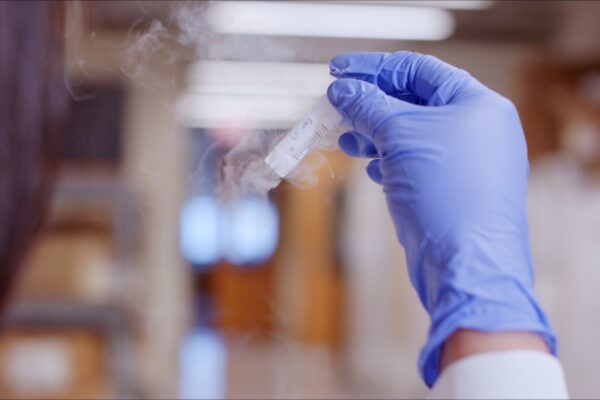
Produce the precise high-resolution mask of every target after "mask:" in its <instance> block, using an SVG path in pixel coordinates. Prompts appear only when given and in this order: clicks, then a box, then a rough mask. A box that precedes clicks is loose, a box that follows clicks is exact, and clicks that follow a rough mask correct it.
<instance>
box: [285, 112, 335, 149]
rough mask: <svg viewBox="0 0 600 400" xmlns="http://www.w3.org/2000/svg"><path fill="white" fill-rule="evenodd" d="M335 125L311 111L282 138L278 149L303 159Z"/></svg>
mask: <svg viewBox="0 0 600 400" xmlns="http://www.w3.org/2000/svg"><path fill="white" fill-rule="evenodd" d="M333 127H334V126H333V124H331V123H330V122H329V121H327V120H325V119H321V120H319V118H317V116H316V115H315V114H314V113H311V114H309V115H308V116H307V117H306V118H305V119H304V120H302V121H301V122H300V123H299V124H297V125H296V126H294V127H293V128H292V130H291V131H290V133H289V134H288V135H286V136H285V137H284V138H283V139H282V141H281V143H279V144H278V145H277V147H278V148H279V149H278V150H280V151H281V152H283V153H287V154H288V155H289V156H291V157H292V158H294V159H295V160H296V161H301V160H302V159H303V158H304V157H305V156H306V155H307V154H308V153H309V152H310V151H311V150H312V149H313V148H314V147H315V146H316V144H317V143H318V142H319V140H321V139H322V138H323V136H325V135H326V134H327V132H329V131H330V130H331V129H332V128H333Z"/></svg>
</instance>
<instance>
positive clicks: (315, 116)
mask: <svg viewBox="0 0 600 400" xmlns="http://www.w3.org/2000/svg"><path fill="white" fill-rule="evenodd" d="M344 130H349V128H348V125H346V124H345V123H344V120H343V118H342V116H341V115H340V114H339V113H338V112H337V110H336V109H335V108H334V107H333V106H332V105H331V103H329V100H328V99H327V97H322V98H321V99H320V100H319V102H318V103H317V104H316V105H315V106H314V107H313V108H312V110H310V112H309V113H308V115H306V116H305V117H304V118H302V119H301V120H300V121H299V122H298V123H297V124H296V125H294V127H293V128H292V129H290V131H289V132H288V133H286V134H285V135H284V136H283V139H281V140H280V141H279V143H277V145H276V146H275V147H274V148H273V150H271V152H270V153H269V155H268V156H267V158H265V162H266V163H267V165H268V166H269V167H271V169H272V170H273V171H275V173H276V174H277V175H279V176H280V177H281V178H285V177H286V176H287V175H288V174H289V173H290V172H291V171H292V169H294V168H295V167H296V166H297V165H298V164H299V163H300V161H302V159H304V157H306V155H308V154H309V153H310V152H311V151H312V150H313V149H314V148H315V147H316V145H317V144H318V143H319V142H320V141H321V140H322V139H323V138H324V137H325V136H328V135H338V134H340V133H342V131H344Z"/></svg>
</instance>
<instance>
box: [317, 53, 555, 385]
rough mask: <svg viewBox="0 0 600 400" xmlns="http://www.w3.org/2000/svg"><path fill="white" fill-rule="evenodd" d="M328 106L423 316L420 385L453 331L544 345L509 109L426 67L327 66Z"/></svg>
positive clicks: (393, 58)
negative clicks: (369, 184)
mask: <svg viewBox="0 0 600 400" xmlns="http://www.w3.org/2000/svg"><path fill="white" fill-rule="evenodd" d="M330 68H331V73H332V75H334V76H335V77H337V78H339V79H337V80H336V81H335V82H333V83H332V84H331V86H330V87H329V91H328V96H329V100H330V101H331V103H332V104H333V105H334V106H335V107H336V108H337V109H338V111H339V112H340V113H341V114H342V116H343V117H344V118H345V119H346V120H347V122H348V123H350V124H351V125H352V127H353V129H354V131H353V132H349V133H346V134H344V135H342V136H341V137H340V142H339V143H340V147H341V148H342V149H343V150H344V151H345V152H346V153H347V154H349V155H351V156H363V157H371V158H374V160H373V161H371V162H370V164H369V165H368V167H367V173H368V174H369V176H370V177H371V178H372V179H373V180H374V181H375V182H377V183H379V184H381V185H382V186H383V190H384V191H385V194H386V197H387V203H388V207H389V210H390V212H391V215H392V218H393V220H394V223H395V226H396V231H397V234H398V237H399V239H400V242H401V243H402V245H403V246H404V248H405V250H406V257H407V261H408V268H409V274H410V278H411V281H412V284H413V285H414V287H415V288H416V290H417V292H418V294H419V297H420V299H421V302H422V303H423V305H424V306H425V308H426V309H427V311H428V312H429V314H430V316H431V328H430V331H429V338H428V341H427V343H426V344H425V346H424V348H423V350H422V352H421V357H420V361H419V367H420V370H421V374H422V376H423V378H424V380H425V382H426V383H427V384H428V385H429V386H431V385H433V383H434V382H435V380H436V379H437V376H438V369H439V362H440V353H441V347H442V344H443V343H444V341H445V340H446V339H447V338H448V337H449V336H450V335H451V334H452V333H453V332H454V331H456V330H457V329H459V328H467V329H475V330H480V331H487V332H494V331H530V332H536V333H539V334H541V335H542V336H543V337H544V338H545V339H546V341H547V343H548V346H549V348H550V350H551V351H552V352H553V353H555V351H556V340H555V336H554V333H553V331H552V329H551V327H550V324H549V322H548V319H547V317H546V316H545V314H544V312H543V311H542V309H541V307H540V305H539V304H538V301H537V300H536V298H535V295H534V292H533V267H532V263H531V256H530V248H529V241H528V228H527V215H526V201H527V176H528V173H529V165H528V161H527V149H526V144H525V138H524V135H523V130H522V128H521V123H520V121H519V116H518V114H517V111H516V109H515V107H514V106H513V104H512V103H511V102H510V101H509V100H507V99H506V98H504V97H502V96H500V95H499V94H497V93H495V92H493V91H492V90H490V89H488V88H487V87H485V86H484V85H483V84H481V83H480V82H478V81H477V80H476V79H475V78H473V77H472V76H470V75H469V74H468V73H467V72H465V71H463V70H460V69H458V68H455V67H453V66H450V65H448V64H446V63H444V62H442V61H440V60H438V59H436V58H435V57H431V56H424V55H421V54H417V53H410V52H398V53H394V54H389V53H350V54H345V55H341V56H338V57H336V58H334V59H333V60H332V61H331V63H330Z"/></svg>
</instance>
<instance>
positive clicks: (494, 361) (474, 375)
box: [428, 350, 568, 399]
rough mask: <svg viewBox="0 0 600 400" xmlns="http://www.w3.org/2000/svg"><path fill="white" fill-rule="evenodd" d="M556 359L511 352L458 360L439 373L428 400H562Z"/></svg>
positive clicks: (564, 392)
mask: <svg viewBox="0 0 600 400" xmlns="http://www.w3.org/2000/svg"><path fill="white" fill-rule="evenodd" d="M566 398H568V393H567V385H566V381H565V377H564V373H563V370H562V367H561V365H560V362H559V361H558V359H556V357H553V356H551V355H549V354H545V353H542V352H538V351H531V350H511V351H500V352H489V353H481V354H477V355H473V356H469V357H465V358H462V359H460V360H458V361H455V362H454V363H452V364H450V365H449V366H448V367H446V369H445V370H444V371H443V372H442V374H441V376H440V377H439V378H438V380H437V382H436V384H435V385H434V386H433V389H432V390H431V392H430V393H429V395H428V399H566Z"/></svg>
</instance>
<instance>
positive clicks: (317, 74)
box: [177, 61, 333, 129]
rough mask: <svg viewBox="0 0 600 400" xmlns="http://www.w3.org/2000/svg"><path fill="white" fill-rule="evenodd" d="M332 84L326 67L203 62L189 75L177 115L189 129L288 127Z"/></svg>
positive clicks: (195, 65)
mask: <svg viewBox="0 0 600 400" xmlns="http://www.w3.org/2000/svg"><path fill="white" fill-rule="evenodd" d="M332 81H333V78H332V77H331V76H330V75H329V66H328V65H327V64H303V63H273V62H237V61H199V62H196V63H194V64H192V65H191V66H190V67H189V68H188V70H187V72H186V84H187V90H186V92H185V93H184V94H183V95H182V97H181V98H180V99H179V101H178V103H177V116H178V119H179V122H180V123H181V124H182V125H184V126H189V127H205V128H218V127H223V126H227V127H246V128H261V129H262V128H273V129H287V128H290V127H291V126H292V125H293V124H294V123H295V122H297V121H298V120H299V119H300V118H301V117H302V116H304V115H305V114H306V113H307V112H308V111H309V110H310V109H311V108H312V107H313V106H314V104H315V102H316V101H317V100H318V98H319V97H321V96H324V95H325V93H326V91H327V86H329V84H330V83H331V82H332Z"/></svg>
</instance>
